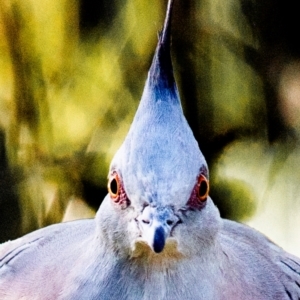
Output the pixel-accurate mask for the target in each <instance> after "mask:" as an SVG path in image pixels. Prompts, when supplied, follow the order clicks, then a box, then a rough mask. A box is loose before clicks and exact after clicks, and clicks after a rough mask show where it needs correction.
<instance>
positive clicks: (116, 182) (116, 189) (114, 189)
mask: <svg viewBox="0 0 300 300" xmlns="http://www.w3.org/2000/svg"><path fill="white" fill-rule="evenodd" d="M107 188H108V192H109V194H110V196H111V198H112V200H113V201H114V202H118V198H119V195H120V179H119V176H118V174H117V173H113V174H112V176H111V178H110V179H109V181H108V184H107Z"/></svg>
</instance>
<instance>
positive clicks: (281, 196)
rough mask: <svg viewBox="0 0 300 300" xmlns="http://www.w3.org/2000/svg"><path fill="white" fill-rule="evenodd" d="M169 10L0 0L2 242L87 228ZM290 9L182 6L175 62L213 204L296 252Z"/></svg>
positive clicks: (297, 69)
mask: <svg viewBox="0 0 300 300" xmlns="http://www.w3.org/2000/svg"><path fill="white" fill-rule="evenodd" d="M166 4H167V1H166V0H164V1H162V0H153V1H147V0H122V1H121V0H102V1H96V0H44V1H37V0H1V2H0V242H3V241H6V240H8V239H13V238H16V237H19V236H21V235H23V234H25V233H27V232H30V231H32V230H34V229H36V228H39V227H43V226H46V225H49V224H52V223H56V222H61V221H67V220H72V219H77V218H85V217H92V216H94V214H95V211H96V210H97V208H98V207H99V205H100V203H101V201H102V199H103V197H104V196H105V194H106V183H107V180H106V176H107V171H108V166H109V163H110V160H111V158H112V156H113V155H114V153H115V151H116V150H117V149H118V147H119V146H120V144H121V143H122V141H123V139H124V137H125V135H126V133H127V130H128V128H129V126H130V123H131V121H132V118H133V116H134V113H135V110H136V108H137V105H138V103H139V99H140V97H141V94H142V90H143V86H144V83H145V80H146V76H147V72H148V69H149V66H150V64H151V60H152V56H153V53H154V50H155V46H156V42H157V33H158V31H159V30H160V29H161V27H162V24H163V19H164V15H165V9H166ZM297 11H298V10H297V7H296V3H294V1H291V0H286V1H280V0H276V1H269V0H260V1H259V0H229V1H222V0H202V1H200V0H185V1H183V0H177V1H175V7H174V16H173V23H172V25H173V29H172V30H173V37H172V56H173V62H174V70H175V77H176V79H177V82H178V86H179V90H180V94H181V98H182V105H183V108H184V112H185V115H186V117H187V119H188V122H189V124H190V126H191V128H192V130H193V132H194V135H195V137H196V139H197V140H198V142H199V145H200V148H201V150H202V151H203V153H204V155H205V157H206V159H207V161H208V164H209V166H210V179H211V196H212V198H213V199H214V201H215V203H216V205H217V206H218V207H219V208H220V210H221V214H222V216H224V217H227V218H230V219H234V220H239V221H243V222H245V223H248V224H250V225H251V226H253V227H255V228H257V229H259V230H260V231H262V232H264V233H265V234H267V235H268V236H269V237H270V238H271V239H272V240H274V241H275V242H277V243H279V244H280V245H281V246H283V247H284V248H286V249H287V250H289V251H291V252H293V253H295V254H298V255H300V235H299V233H298V231H299V230H298V228H300V213H299V212H300V199H299V193H300V190H299V189H300V188H299V179H300V175H298V174H299V171H298V169H299V167H298V166H299V165H300V164H299V163H300V147H299V128H300V61H299V56H300V48H299V45H298V44H299V43H298V41H297V31H298V28H299V25H300V24H299V23H300V19H299V18H298V16H297V15H296V12H297Z"/></svg>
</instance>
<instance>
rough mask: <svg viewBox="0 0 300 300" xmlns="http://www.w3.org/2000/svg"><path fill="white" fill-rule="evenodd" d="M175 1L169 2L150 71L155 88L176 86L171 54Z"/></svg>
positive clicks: (170, 0) (151, 81)
mask: <svg viewBox="0 0 300 300" xmlns="http://www.w3.org/2000/svg"><path fill="white" fill-rule="evenodd" d="M173 3H174V0H169V2H168V7H167V13H166V18H165V22H164V26H163V29H162V31H161V32H160V34H159V39H158V44H157V47H156V50H155V54H154V58H153V61H152V65H151V68H150V71H149V73H150V74H149V75H150V85H152V86H153V87H154V88H155V87H158V88H166V89H171V90H172V91H174V88H175V87H176V85H175V79H174V74H173V67H172V60H171V54H170V44H171V20H172V10H173Z"/></svg>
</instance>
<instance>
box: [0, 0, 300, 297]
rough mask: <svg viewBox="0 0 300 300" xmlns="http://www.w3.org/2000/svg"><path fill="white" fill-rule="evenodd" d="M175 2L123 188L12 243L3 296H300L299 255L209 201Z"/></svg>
mask: <svg viewBox="0 0 300 300" xmlns="http://www.w3.org/2000/svg"><path fill="white" fill-rule="evenodd" d="M171 6H172V1H170V3H169V7H168V14H167V18H166V22H165V26H164V30H163V33H162V34H161V36H160V38H159V42H158V43H159V44H158V47H157V49H156V53H155V56H154V59H153V63H152V66H151V69H150V72H149V75H148V79H147V82H146V86H145V89H144V93H143V96H142V100H141V103H140V106H139V108H138V111H137V113H136V116H135V118H134V121H133V123H132V126H131V128H130V131H129V133H128V135H127V137H126V139H125V141H124V143H123V145H122V146H121V148H120V149H119V151H118V152H117V153H116V155H115V157H114V159H113V161H112V163H111V167H110V171H109V178H110V182H113V183H114V184H115V185H116V186H115V187H114V186H113V184H112V183H111V190H112V191H111V193H110V194H108V195H107V196H106V197H105V199H104V201H103V203H102V205H101V207H100V209H99V211H98V212H97V215H96V218H95V219H93V220H81V221H75V222H69V223H64V224H58V225H52V226H49V227H47V228H44V229H41V230H38V231H35V232H33V233H31V234H28V235H26V236H24V237H23V238H20V239H17V240H15V241H11V242H8V243H5V244H3V245H2V246H1V247H0V299H1V300H2V299H72V300H73V299H128V300H129V299H197V300H198V299H213V300H215V299H243V300H244V299H245V300H247V299H278V300H279V299H280V300H282V299H299V298H300V260H299V259H298V258H296V257H293V256H292V255H289V254H288V253H286V252H285V251H283V250H282V249H281V248H279V247H278V246H276V245H274V244H273V243H271V242H270V241H269V240H267V239H266V238H265V237H264V236H263V235H261V234H260V233H258V232H257V231H255V230H253V229H251V228H249V227H246V226H244V225H241V224H238V223H235V222H231V221H227V220H223V219H221V218H220V215H219V212H218V210H217V208H216V207H215V205H214V204H213V202H212V200H211V199H210V198H209V197H206V188H207V186H206V180H205V178H207V177H208V169H207V164H206V162H205V159H204V157H203V155H202V153H201V151H200V150H199V147H198V144H197V142H196V141H195V139H194V137H193V134H192V132H191V130H190V128H189V126H188V124H187V122H186V120H185V118H184V116H183V113H182V109H181V105H180V100H179V95H178V91H177V88H176V84H175V81H174V77H173V71H172V65H171V59H170V54H169V42H170V41H169V40H170V11H171ZM201 176H202V177H201ZM199 178H202V179H203V180H204V192H203V193H204V196H203V195H202V191H200V192H198V189H199V185H200V183H199V184H197V180H199ZM116 187H119V188H116ZM195 191H196V192H195ZM199 199H200V200H199ZM198 200H199V201H198Z"/></svg>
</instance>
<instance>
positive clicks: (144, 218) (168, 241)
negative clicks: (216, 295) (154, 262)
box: [98, 1, 219, 255]
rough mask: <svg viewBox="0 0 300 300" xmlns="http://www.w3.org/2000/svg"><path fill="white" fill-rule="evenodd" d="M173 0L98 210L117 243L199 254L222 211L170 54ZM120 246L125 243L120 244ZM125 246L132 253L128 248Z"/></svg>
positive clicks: (133, 246) (129, 247)
mask: <svg viewBox="0 0 300 300" xmlns="http://www.w3.org/2000/svg"><path fill="white" fill-rule="evenodd" d="M172 2H173V1H169V5H168V10H167V16H166V20H165V24H164V28H163V30H162V32H161V34H160V36H159V41H158V46H157V48H156V51H155V55H154V58H153V61H152V65H151V68H150V71H149V74H148V78H147V81H146V85H145V88H144V92H143V95H142V99H141V102H140V105H139V108H138V110H137V113H136V115H135V118H134V120H133V123H132V125H131V128H130V130H129V133H128V135H127V137H126V139H125V141H124V143H123V144H122V146H121V148H120V149H119V151H118V152H117V153H116V155H115V157H114V158H113V160H112V163H111V166H110V171H109V178H108V190H109V194H108V195H107V197H106V198H105V200H104V202H103V204H102V205H101V208H100V210H99V212H98V218H100V219H101V222H102V228H103V230H102V231H103V232H113V233H112V234H111V235H109V234H107V235H106V238H107V240H111V242H112V245H113V246H112V247H114V248H118V250H119V251H121V250H120V249H122V247H123V250H124V251H125V252H126V251H127V250H129V251H133V252H134V251H135V249H137V248H139V249H140V248H141V245H145V246H143V247H146V248H147V249H151V250H152V251H153V252H154V253H160V252H165V251H163V250H166V249H168V248H176V249H173V250H174V253H175V252H177V253H182V254H186V255H187V254H188V253H191V252H193V253H194V252H198V251H201V249H198V248H196V245H198V246H197V247H199V245H202V246H203V247H206V246H207V245H209V244H211V243H212V242H213V240H214V236H215V234H216V232H217V230H218V226H219V213H218V210H217V209H216V208H215V206H214V205H213V203H212V201H211V199H210V198H209V195H208V193H209V178H208V167H207V164H206V161H205V158H204V156H203V155H202V153H201V151H200V149H199V146H198V143H197V141H196V140H195V138H194V136H193V133H192V131H191V129H190V127H189V125H188V123H187V121H186V119H185V117H184V115H183V112H182V107H181V104H180V98H179V94H178V90H177V86H176V83H175V79H174V75H173V68H172V62H171V56H170V16H171V10H172ZM117 245H119V246H117ZM125 249H127V250H125Z"/></svg>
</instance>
